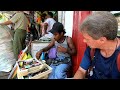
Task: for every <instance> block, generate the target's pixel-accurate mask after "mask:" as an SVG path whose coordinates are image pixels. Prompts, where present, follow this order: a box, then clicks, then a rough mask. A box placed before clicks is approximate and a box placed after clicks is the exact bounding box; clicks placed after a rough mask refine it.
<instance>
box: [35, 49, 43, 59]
mask: <svg viewBox="0 0 120 90" xmlns="http://www.w3.org/2000/svg"><path fill="white" fill-rule="evenodd" d="M42 52H43V51H42V50H40V51H38V52H37V53H36V58H37V59H39V58H40V56H41V54H42Z"/></svg>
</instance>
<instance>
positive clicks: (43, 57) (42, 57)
mask: <svg viewBox="0 0 120 90" xmlns="http://www.w3.org/2000/svg"><path fill="white" fill-rule="evenodd" d="M40 59H41V60H45V53H44V52H42V54H41V57H40Z"/></svg>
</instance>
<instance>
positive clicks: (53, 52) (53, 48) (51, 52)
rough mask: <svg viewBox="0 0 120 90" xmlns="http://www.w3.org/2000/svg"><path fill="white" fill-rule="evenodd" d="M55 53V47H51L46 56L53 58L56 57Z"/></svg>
mask: <svg viewBox="0 0 120 90" xmlns="http://www.w3.org/2000/svg"><path fill="white" fill-rule="evenodd" d="M56 54H57V50H56V47H52V48H51V49H50V50H49V52H48V57H49V58H50V59H54V58H56Z"/></svg>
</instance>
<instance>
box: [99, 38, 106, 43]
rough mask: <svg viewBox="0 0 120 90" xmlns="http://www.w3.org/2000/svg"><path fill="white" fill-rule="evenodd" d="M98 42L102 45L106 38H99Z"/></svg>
mask: <svg viewBox="0 0 120 90" xmlns="http://www.w3.org/2000/svg"><path fill="white" fill-rule="evenodd" d="M99 40H100V42H101V43H104V42H106V40H107V39H106V37H100V38H99Z"/></svg>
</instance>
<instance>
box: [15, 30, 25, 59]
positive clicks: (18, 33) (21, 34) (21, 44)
mask: <svg viewBox="0 0 120 90" xmlns="http://www.w3.org/2000/svg"><path fill="white" fill-rule="evenodd" d="M25 38H26V30H23V29H17V30H15V33H14V40H13V52H14V55H15V58H16V60H18V55H19V53H20V51H21V50H23V49H24V48H25Z"/></svg>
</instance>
